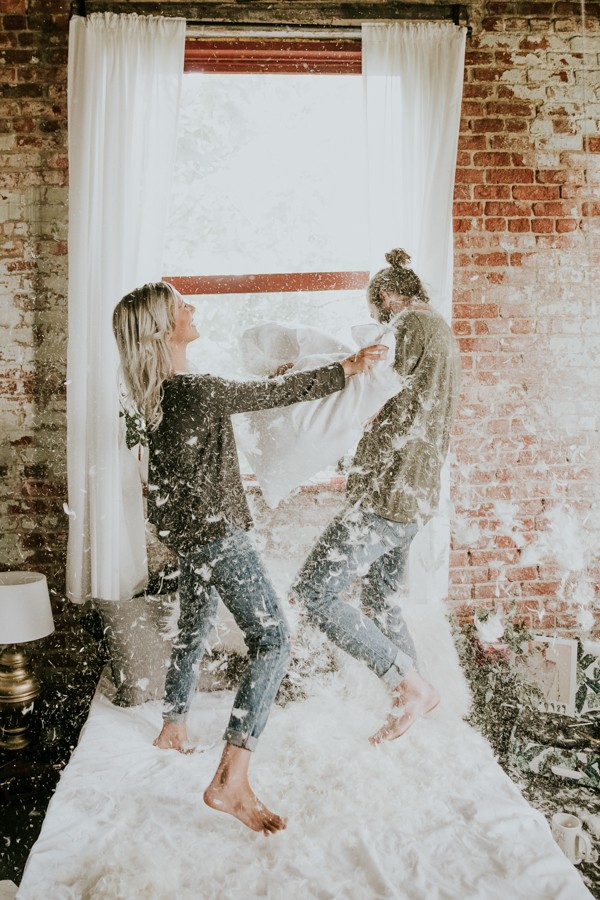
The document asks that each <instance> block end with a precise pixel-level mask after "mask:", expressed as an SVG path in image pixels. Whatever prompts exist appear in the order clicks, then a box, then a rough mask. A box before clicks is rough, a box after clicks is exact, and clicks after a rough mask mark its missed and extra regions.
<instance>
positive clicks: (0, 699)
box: [0, 645, 40, 750]
mask: <svg viewBox="0 0 600 900" xmlns="http://www.w3.org/2000/svg"><path fill="white" fill-rule="evenodd" d="M39 693H40V685H39V682H38V680H37V678H36V677H35V676H34V675H33V673H32V672H31V671H30V670H29V664H28V660H27V656H26V655H25V653H23V651H21V650H18V649H17V647H16V646H14V645H13V646H12V647H7V648H6V649H5V650H4V652H3V653H2V655H1V656H0V750H22V749H23V748H24V747H26V746H27V745H28V744H29V743H30V742H31V734H30V731H29V725H30V719H31V711H32V709H33V704H34V701H35V700H36V698H37V697H38V695H39Z"/></svg>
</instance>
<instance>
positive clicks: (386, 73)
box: [362, 23, 466, 599]
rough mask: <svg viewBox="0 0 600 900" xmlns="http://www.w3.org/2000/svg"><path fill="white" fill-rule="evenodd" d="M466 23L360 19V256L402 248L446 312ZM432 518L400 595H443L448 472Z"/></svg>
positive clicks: (381, 260) (379, 263)
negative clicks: (365, 238) (363, 170)
mask: <svg viewBox="0 0 600 900" xmlns="http://www.w3.org/2000/svg"><path fill="white" fill-rule="evenodd" d="M465 39H466V29H464V28H459V27H457V26H455V25H451V24H446V23H444V24H441V23H440V24H437V23H419V24H412V23H411V24H407V23H394V24H392V25H379V24H365V25H363V28H362V46H363V86H364V97H365V115H366V128H367V171H368V203H369V233H370V240H369V253H370V266H371V271H372V273H373V272H375V271H377V270H378V269H381V268H383V267H384V266H385V265H386V262H385V257H384V254H385V253H386V251H387V250H390V249H391V248H393V247H403V248H404V249H405V250H407V251H408V253H410V255H411V257H412V267H413V268H414V270H415V271H416V272H417V274H418V275H419V276H420V277H421V278H422V280H423V282H424V284H425V286H426V288H427V290H428V293H429V296H430V299H431V302H432V304H433V306H434V307H435V309H437V310H438V312H440V313H441V314H442V315H443V316H444V318H445V319H446V320H448V321H449V320H450V317H451V311H452V273H453V259H452V197H453V192H454V171H455V168H456V154H457V147H458V133H459V126H460V106H461V99H462V84H463V71H464V56H465ZM444 480H445V484H444V485H443V490H442V504H441V506H442V515H441V516H440V517H438V518H435V519H433V520H431V522H429V523H428V525H427V526H426V527H425V528H424V529H423V530H422V531H421V533H420V534H419V535H418V536H417V538H416V539H415V540H414V541H413V546H412V548H411V565H410V593H411V596H412V597H413V598H415V597H416V598H419V599H431V598H434V597H444V596H446V594H447V591H448V553H449V523H448V518H447V516H446V515H445V513H446V512H447V510H444V506H446V507H447V506H448V496H449V491H448V486H447V481H448V472H447V465H446V467H445V472H444Z"/></svg>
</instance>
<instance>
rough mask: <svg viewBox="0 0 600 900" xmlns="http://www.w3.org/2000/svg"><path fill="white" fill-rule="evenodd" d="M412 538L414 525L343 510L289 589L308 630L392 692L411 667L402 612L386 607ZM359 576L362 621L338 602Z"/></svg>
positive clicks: (411, 649)
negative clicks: (303, 611) (308, 624)
mask: <svg viewBox="0 0 600 900" xmlns="http://www.w3.org/2000/svg"><path fill="white" fill-rule="evenodd" d="M416 533H417V526H416V525H415V524H414V523H401V522H392V521H391V520H390V519H384V518H382V517H381V516H377V515H375V513H370V512H366V511H364V510H362V509H358V508H354V507H350V508H346V509H345V510H343V511H342V512H341V513H339V514H338V515H337V516H336V517H335V518H334V519H333V521H332V522H331V523H330V524H329V525H328V527H327V528H326V529H325V531H324V532H323V534H322V535H321V537H320V538H319V540H318V541H317V544H316V546H315V547H314V548H313V550H312V552H311V554H310V556H309V557H308V559H307V560H306V562H305V563H304V566H303V567H302V569H301V570H300V572H299V574H298V575H297V577H296V579H295V581H294V584H293V585H292V588H291V594H292V596H293V597H297V598H299V599H300V600H301V602H302V603H303V605H304V606H305V608H306V610H307V613H308V618H309V620H310V621H311V622H312V623H313V624H315V625H316V626H317V627H318V628H320V629H321V631H323V632H325V634H326V635H327V636H328V637H329V639H330V640H332V641H333V642H334V644H337V646H338V647H341V648H342V650H346V651H347V652H348V653H350V654H351V655H352V656H354V657H355V658H356V659H360V660H362V661H363V662H365V663H366V664H367V665H368V666H369V667H370V668H371V669H372V670H373V671H374V672H375V673H376V674H377V675H378V676H379V677H380V678H383V680H384V681H386V682H387V683H388V685H390V686H391V687H392V688H394V687H396V686H397V685H398V684H399V683H400V682H401V681H402V679H403V678H404V676H405V675H406V674H408V672H409V671H410V670H411V669H412V668H414V666H415V665H416V652H415V647H414V644H413V641H412V638H411V636H410V633H409V631H408V628H407V626H406V623H405V621H404V618H403V616H402V612H401V610H400V607H399V606H398V605H397V604H394V603H393V602H391V601H392V600H393V597H394V594H395V592H396V590H397V589H398V587H399V586H400V584H401V581H402V577H403V573H404V569H405V566H406V561H407V558H408V551H409V547H410V544H411V541H412V539H413V538H414V536H415V534H416ZM359 576H363V583H362V591H361V605H362V606H363V608H364V609H365V610H366V611H367V613H368V616H365V615H363V614H362V613H361V612H359V610H357V609H355V608H354V607H353V606H351V605H350V604H349V603H346V602H345V601H343V600H341V599H340V597H339V595H340V593H341V592H342V591H343V590H344V589H345V588H346V587H348V585H350V583H351V582H352V581H354V580H355V578H357V577H359Z"/></svg>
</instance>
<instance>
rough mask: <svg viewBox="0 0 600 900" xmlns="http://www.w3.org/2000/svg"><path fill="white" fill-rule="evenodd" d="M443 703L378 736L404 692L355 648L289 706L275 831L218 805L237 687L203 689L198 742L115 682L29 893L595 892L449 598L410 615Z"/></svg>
mask: <svg viewBox="0 0 600 900" xmlns="http://www.w3.org/2000/svg"><path fill="white" fill-rule="evenodd" d="M407 618H408V619H409V620H410V624H411V626H412V629H413V633H414V634H415V637H416V640H417V646H418V647H419V648H420V651H421V656H422V658H423V659H424V669H425V671H426V674H427V677H429V678H430V679H431V680H432V681H433V682H434V683H436V684H437V686H438V687H439V688H440V690H441V691H442V694H443V704H442V706H441V707H440V708H439V709H438V710H437V711H436V712H435V713H434V714H433V715H432V716H431V717H429V718H428V719H426V720H422V721H420V722H418V723H417V724H416V725H415V726H414V727H413V728H412V729H411V730H410V731H409V732H408V733H407V734H406V735H405V736H403V737H402V738H400V739H399V740H397V741H394V742H392V743H389V744H386V745H383V746H380V747H377V748H373V747H371V746H370V744H369V743H368V741H367V738H368V735H369V734H370V733H372V732H373V731H374V730H376V729H377V727H378V726H379V725H380V724H381V722H382V721H383V718H384V716H385V713H386V712H387V709H388V698H387V696H386V694H385V691H384V689H383V687H382V686H381V684H380V683H379V682H378V681H377V679H376V678H374V677H373V675H372V674H371V673H370V672H368V671H367V670H366V669H364V668H363V667H362V666H360V665H359V664H358V663H356V662H355V661H354V660H345V661H344V662H343V665H342V668H341V669H340V671H338V672H336V673H333V674H330V675H327V676H322V677H320V678H315V679H314V680H313V681H311V682H310V685H309V688H310V692H311V693H310V696H309V698H308V699H306V700H302V701H296V702H295V703H292V704H290V705H288V706H287V707H285V708H278V707H276V708H275V709H274V710H273V713H272V715H271V718H270V720H269V724H268V726H267V729H266V731H265V733H264V735H263V737H262V739H261V741H260V743H259V746H258V749H257V751H256V753H255V754H254V759H253V764H252V771H251V776H252V780H253V783H254V787H255V789H256V791H257V793H258V795H259V796H260V797H261V798H262V799H263V800H264V801H265V802H266V803H267V804H268V805H270V806H271V808H272V809H274V810H275V811H276V812H278V813H281V814H283V815H286V816H288V817H289V825H288V828H287V830H286V831H285V832H283V833H281V834H278V835H275V836H272V837H269V838H265V837H263V836H262V835H257V834H255V833H253V832H251V831H249V830H248V829H246V828H244V827H243V826H242V825H241V824H240V823H238V822H237V821H235V820H234V819H232V818H231V817H229V816H225V815H222V814H220V813H217V812H214V811H213V810H210V809H208V808H207V807H205V806H204V805H203V803H202V800H201V797H202V791H203V789H204V787H205V786H206V785H207V783H208V782H209V780H210V778H211V776H212V774H213V772H214V769H215V767H216V765H217V761H218V758H219V755H220V751H221V746H222V745H221V741H220V737H221V734H222V731H223V729H224V727H225V724H226V721H227V718H228V715H229V710H230V706H231V700H232V695H231V694H230V693H227V692H220V693H213V694H210V693H209V694H198V695H197V696H196V698H195V702H194V705H193V709H192V712H191V716H190V727H189V730H190V734H191V736H192V737H194V738H196V739H197V740H199V741H200V744H201V745H202V746H203V747H204V748H206V749H204V750H203V751H202V752H196V753H194V754H192V755H190V756H182V755H180V754H178V753H177V752H175V751H172V750H169V751H164V750H158V749H156V748H154V747H153V746H152V740H153V738H154V737H155V736H156V734H157V732H158V730H159V726H160V705H159V704H157V703H148V704H146V705H144V706H142V707H137V708H135V709H118V708H116V707H113V706H112V705H111V703H110V702H109V700H108V699H107V698H106V697H105V696H103V694H102V693H101V692H99V693H98V694H97V695H96V697H95V699H94V701H93V704H92V707H91V710H90V715H89V719H88V721H87V723H86V725H85V727H84V730H83V732H82V736H81V739H80V742H79V746H78V747H77V749H76V750H75V752H74V754H73V757H72V759H71V761H70V763H69V765H68V766H67V768H66V769H65V771H64V773H63V775H62V777H61V779H60V782H59V785H58V788H57V791H56V794H55V795H54V798H53V799H52V802H51V804H50V807H49V810H48V814H47V816H46V819H45V821H44V825H43V828H42V831H41V834H40V837H39V839H38V841H37V843H36V844H35V846H34V847H33V850H32V852H31V856H30V858H29V861H28V864H27V867H26V870H25V873H24V876H23V880H22V882H21V886H20V889H19V892H18V895H17V897H18V898H19V900H41V898H44V900H45V898H51V900H67V898H68V900H73V898H77V900H80V898H86V900H117V898H123V900H138V898H145V900H209V898H215V900H217V898H218V900H224V898H226V900H238V898H239V900H251V898H257V897H267V898H272V900H276V898H277V900H279V898H281V900H284V898H285V900H296V898H297V900H312V898H319V900H333V898H336V900H346V898H348V900H371V898H406V900H438V898H439V900H459V898H460V900H469V898H478V900H506V898H511V900H518V898H522V900H578V898H588V897H591V896H592V895H591V894H590V893H589V891H588V890H587V888H586V887H585V886H584V884H583V882H582V880H581V878H580V876H579V873H578V872H577V870H576V869H575V868H574V867H573V866H572V865H571V864H570V863H569V861H568V860H567V859H566V857H565V856H563V854H562V852H561V850H560V849H559V848H558V847H557V846H556V844H555V843H554V841H553V839H552V836H551V833H550V829H549V827H548V825H547V823H546V821H545V819H544V817H543V816H542V815H541V814H540V813H539V812H537V811H536V810H534V809H533V808H532V807H530V806H529V805H528V803H527V802H526V801H525V800H524V799H523V797H522V796H521V794H520V792H519V790H518V789H517V787H515V785H513V783H512V782H511V781H510V780H509V779H508V778H507V776H506V775H505V774H504V772H503V771H502V769H501V768H500V766H499V765H498V764H497V763H496V761H495V759H494V756H493V754H492V751H491V749H490V748H489V745H488V744H487V743H486V742H485V741H484V740H483V739H482V738H481V737H480V736H479V735H478V734H477V733H476V732H475V731H473V730H472V729H471V728H470V727H468V726H467V725H466V724H465V723H464V722H463V721H462V719H461V714H462V713H463V712H464V709H465V704H466V693H465V685H464V681H463V679H462V674H461V673H460V670H459V668H458V663H457V660H456V655H455V652H454V648H453V647H452V644H451V639H450V636H449V633H448V630H447V626H446V624H445V622H444V619H443V615H442V613H441V610H440V608H437V607H435V608H434V607H432V606H431V605H429V606H421V607H420V608H418V609H416V610H413V611H412V612H411V614H410V615H407Z"/></svg>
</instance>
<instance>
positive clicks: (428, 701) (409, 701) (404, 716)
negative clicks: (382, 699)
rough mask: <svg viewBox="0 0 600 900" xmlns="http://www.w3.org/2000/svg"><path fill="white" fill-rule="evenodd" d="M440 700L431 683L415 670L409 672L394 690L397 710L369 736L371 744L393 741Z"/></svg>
mask: <svg viewBox="0 0 600 900" xmlns="http://www.w3.org/2000/svg"><path fill="white" fill-rule="evenodd" d="M439 702H440V695H439V693H438V692H437V690H436V689H435V688H434V687H433V685H431V684H429V682H428V681H425V679H424V678H421V676H420V675H419V674H418V673H417V672H415V671H414V670H413V671H412V672H409V673H408V675H407V676H406V677H405V678H404V679H403V680H402V682H401V683H400V684H399V685H398V687H397V688H396V690H395V691H394V706H395V707H397V710H398V711H397V712H395V713H392V714H391V715H389V716H388V717H387V719H386V722H385V724H384V725H382V726H381V728H380V729H379V731H378V732H376V734H374V735H372V737H370V738H369V741H370V742H371V743H372V744H381V742H382V741H393V740H395V739H396V738H398V737H400V736H401V735H403V734H404V732H405V731H408V729H409V728H410V727H411V725H414V723H415V722H416V721H417V719H420V718H422V717H423V716H425V715H427V713H428V712H431V710H432V709H435V707H436V706H437V705H438V703H439Z"/></svg>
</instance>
